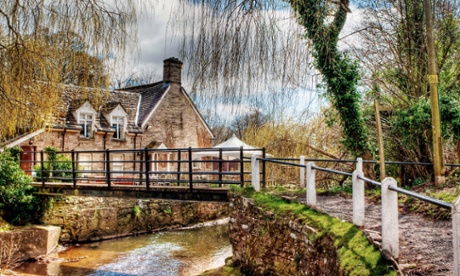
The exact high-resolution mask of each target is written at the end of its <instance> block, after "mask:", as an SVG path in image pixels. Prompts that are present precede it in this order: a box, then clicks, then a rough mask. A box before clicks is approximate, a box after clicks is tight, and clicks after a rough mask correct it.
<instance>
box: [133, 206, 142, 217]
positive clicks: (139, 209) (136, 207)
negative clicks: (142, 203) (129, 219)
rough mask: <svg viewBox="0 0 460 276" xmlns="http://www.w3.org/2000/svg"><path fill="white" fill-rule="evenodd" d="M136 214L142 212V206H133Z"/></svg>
mask: <svg viewBox="0 0 460 276" xmlns="http://www.w3.org/2000/svg"><path fill="white" fill-rule="evenodd" d="M133 212H134V216H136V217H137V216H139V215H140V214H141V208H140V207H139V206H137V205H136V206H134V208H133Z"/></svg>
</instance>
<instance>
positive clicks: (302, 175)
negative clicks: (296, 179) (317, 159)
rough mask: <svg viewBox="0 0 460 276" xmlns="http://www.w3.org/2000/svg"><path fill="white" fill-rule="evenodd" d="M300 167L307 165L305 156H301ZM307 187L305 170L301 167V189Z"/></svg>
mask: <svg viewBox="0 0 460 276" xmlns="http://www.w3.org/2000/svg"><path fill="white" fill-rule="evenodd" d="M300 165H305V156H300ZM303 187H305V168H304V167H300V188H303Z"/></svg>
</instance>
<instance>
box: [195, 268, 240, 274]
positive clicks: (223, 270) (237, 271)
mask: <svg viewBox="0 0 460 276" xmlns="http://www.w3.org/2000/svg"><path fill="white" fill-rule="evenodd" d="M200 276H245V274H244V273H243V272H241V271H240V269H239V268H238V267H231V266H222V267H219V268H216V269H212V270H207V271H205V272H203V273H201V274H200Z"/></svg>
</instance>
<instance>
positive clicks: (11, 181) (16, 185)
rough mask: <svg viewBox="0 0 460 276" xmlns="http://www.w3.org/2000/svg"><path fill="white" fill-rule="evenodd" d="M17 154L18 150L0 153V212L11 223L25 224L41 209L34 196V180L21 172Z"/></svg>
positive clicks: (7, 150)
mask: <svg viewBox="0 0 460 276" xmlns="http://www.w3.org/2000/svg"><path fill="white" fill-rule="evenodd" d="M16 153H17V149H5V151H4V152H3V153H0V210H2V212H3V218H4V219H5V220H6V221H8V222H9V223H12V224H25V223H27V222H29V221H30V220H31V219H32V218H33V217H34V215H35V212H36V211H37V210H38V209H39V208H37V207H38V203H39V200H38V199H37V198H35V197H34V195H33V194H32V193H33V191H34V188H33V187H32V186H31V185H30V182H31V180H32V179H31V177H30V176H28V175H26V174H25V173H24V171H23V170H21V167H20V165H19V162H18V160H17V158H15V157H14V155H15V154H16Z"/></svg>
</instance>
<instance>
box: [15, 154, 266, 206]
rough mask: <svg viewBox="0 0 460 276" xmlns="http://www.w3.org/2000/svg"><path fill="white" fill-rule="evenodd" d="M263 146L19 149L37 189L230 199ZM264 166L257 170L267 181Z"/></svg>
mask: <svg viewBox="0 0 460 276" xmlns="http://www.w3.org/2000/svg"><path fill="white" fill-rule="evenodd" d="M254 153H257V154H259V155H260V156H264V157H265V149H243V148H242V147H241V148H220V149H215V148H184V149H147V148H145V149H137V150H136V149H135V150H98V151H96V150H92V151H84V150H82V151H75V150H72V151H55V150H44V151H34V152H23V153H22V156H28V157H29V158H21V167H22V168H23V170H24V171H25V172H26V173H28V174H30V175H31V176H33V179H34V181H33V183H32V185H33V186H35V187H37V188H38V194H47V195H79V196H81V195H88V196H112V197H136V198H161V199H177V200H204V201H228V192H229V188H230V186H231V185H238V186H244V184H245V183H250V182H251V181H250V179H251V176H250V174H251V172H250V171H249V168H250V165H249V164H248V163H250V162H251V161H250V156H251V155H252V154H254ZM264 172H265V167H264V166H263V168H262V170H261V175H262V180H263V182H264V183H265V173H264Z"/></svg>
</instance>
